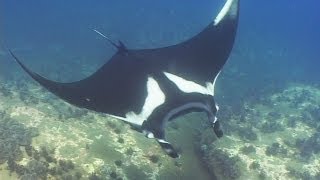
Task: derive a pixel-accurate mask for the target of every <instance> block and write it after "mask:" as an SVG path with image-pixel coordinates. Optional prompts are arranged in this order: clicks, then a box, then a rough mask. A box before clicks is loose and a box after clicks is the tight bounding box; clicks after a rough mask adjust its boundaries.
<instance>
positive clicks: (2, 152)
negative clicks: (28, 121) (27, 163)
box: [0, 112, 38, 164]
mask: <svg viewBox="0 0 320 180" xmlns="http://www.w3.org/2000/svg"><path fill="white" fill-rule="evenodd" d="M33 130H34V128H26V127H25V126H24V125H23V124H21V123H19V122H18V121H16V120H14V119H12V118H10V117H9V116H8V115H7V114H6V113H5V112H2V113H1V114H0V164H3V163H5V162H6V161H8V160H9V159H11V160H12V161H15V160H21V158H22V151H21V149H20V147H21V146H25V147H26V149H28V148H29V147H30V145H31V139H32V137H34V136H37V135H38V133H32V131H33Z"/></svg>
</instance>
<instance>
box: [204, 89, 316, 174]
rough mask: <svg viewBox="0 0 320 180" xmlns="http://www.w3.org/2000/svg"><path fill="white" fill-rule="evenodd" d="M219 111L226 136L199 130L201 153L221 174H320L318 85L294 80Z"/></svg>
mask: <svg viewBox="0 0 320 180" xmlns="http://www.w3.org/2000/svg"><path fill="white" fill-rule="evenodd" d="M239 109H241V108H239ZM220 116H221V118H223V119H224V120H225V119H228V121H224V128H225V131H226V136H225V137H224V138H223V139H221V140H218V141H215V142H212V140H211V138H208V136H210V133H211V132H209V131H208V132H206V133H199V139H200V140H199V142H200V143H199V154H201V156H202V158H203V161H204V162H205V164H206V165H207V167H208V169H209V171H211V172H212V173H214V174H215V175H216V176H217V177H218V179H305V180H310V179H311V180H312V179H314V180H316V179H320V89H317V88H315V87H311V86H303V85H297V84H293V85H291V86H290V87H288V88H287V89H285V90H283V91H282V92H279V93H275V94H273V95H271V96H269V97H263V98H261V99H260V101H258V103H256V104H249V103H246V104H244V108H243V109H241V110H240V111H236V110H234V109H233V108H232V107H230V108H227V109H225V110H223V109H222V112H220Z"/></svg>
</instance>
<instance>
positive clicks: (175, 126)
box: [0, 81, 320, 180]
mask: <svg viewBox="0 0 320 180" xmlns="http://www.w3.org/2000/svg"><path fill="white" fill-rule="evenodd" d="M319 104H320V89H319V87H313V86H307V85H303V84H291V85H289V86H287V87H286V88H285V89H283V90H280V91H279V92H274V93H273V94H270V95H269V96H267V97H263V98H261V100H260V101H257V102H256V103H250V102H244V104H243V107H242V108H241V110H240V112H238V113H235V112H232V111H234V110H232V109H231V108H230V107H221V109H223V108H224V110H221V112H219V113H220V114H219V116H220V117H221V118H222V119H223V118H228V119H223V120H222V121H224V122H223V124H224V128H225V131H226V132H225V136H224V137H223V138H221V139H219V140H217V139H216V138H215V136H214V135H213V131H212V130H211V129H209V128H207V127H206V126H204V125H203V124H205V123H199V122H203V121H205V116H204V115H203V114H201V113H192V114H189V115H187V116H184V117H181V118H180V119H179V120H177V121H175V122H174V123H171V124H169V125H168V126H169V127H167V134H168V136H169V140H170V141H171V142H172V143H174V144H176V146H177V148H179V149H180V150H181V152H182V157H181V159H178V160H174V159H171V158H170V157H168V156H166V155H165V153H164V152H162V150H161V148H160V147H159V146H158V144H157V143H156V142H155V141H154V140H150V139H147V138H145V137H144V136H143V135H142V134H140V133H137V132H135V131H133V130H131V129H130V127H129V126H128V125H126V124H125V123H123V122H121V121H119V120H116V119H114V118H111V117H108V116H106V115H104V114H99V113H95V112H90V111H87V110H84V109H79V108H76V107H74V106H72V105H69V104H67V103H64V102H63V101H61V100H59V99H58V98H56V97H55V96H53V95H51V94H50V93H48V92H46V91H45V90H44V89H42V88H41V87H40V86H38V85H37V84H36V83H30V82H29V81H26V82H19V83H1V84H0V112H1V114H0V122H2V123H3V122H6V123H7V124H10V123H9V122H11V121H13V122H14V123H13V125H12V127H13V128H12V130H13V131H15V129H14V127H17V124H20V125H22V126H23V127H24V130H21V128H20V131H21V132H22V133H21V134H18V132H10V128H9V131H6V132H7V133H9V134H10V133H12V134H13V136H14V137H16V136H22V137H23V136H31V137H32V141H30V143H28V141H27V142H24V141H23V140H20V141H22V142H23V143H22V142H18V144H19V145H18V146H19V147H18V149H15V151H17V152H18V153H13V154H14V155H12V156H14V157H13V159H14V160H13V161H14V162H15V163H14V165H13V166H12V165H11V169H10V168H9V167H10V165H9V160H8V159H10V158H9V157H5V155H4V151H3V149H1V150H2V152H1V153H2V154H1V156H2V157H1V156H0V158H1V159H2V161H0V162H1V163H2V164H1V166H0V179H8V180H9V179H18V178H21V179H37V178H38V179H137V180H138V179H203V180H205V179H214V178H217V179H319V178H320V160H319V159H320V157H319V152H320V147H319V146H320V145H319V144H320V135H319V117H320V113H319ZM186 121H187V122H188V123H186ZM317 128H318V129H317ZM22 129H23V128H22ZM25 131H30V132H31V131H35V132H36V133H33V135H30V133H26V132H25ZM0 138H1V139H0V140H1V141H2V144H3V145H4V146H2V148H5V146H6V144H5V143H6V142H8V139H10V136H9V137H8V136H5V135H3V134H2V135H1V137H0ZM29 138H30V137H29ZM20 139H21V138H20ZM11 145H12V144H11ZM29 145H31V148H32V150H31V151H32V152H33V153H32V155H27V154H28V153H26V151H27V148H26V147H30V146H29ZM0 147H1V146H0ZM11 148H12V147H11ZM12 149H14V148H12ZM12 149H11V150H12ZM29 149H30V148H29ZM19 152H20V153H19ZM9 154H10V153H9ZM7 155H8V154H7ZM7 155H6V156H7ZM9 156H10V155H9ZM36 156H38V157H36ZM1 159H0V160H1ZM11 161H12V160H11ZM11 163H12V162H11ZM66 164H67V165H66ZM18 166H19V167H20V169H19V168H18ZM213 174H215V176H216V177H214V176H213Z"/></svg>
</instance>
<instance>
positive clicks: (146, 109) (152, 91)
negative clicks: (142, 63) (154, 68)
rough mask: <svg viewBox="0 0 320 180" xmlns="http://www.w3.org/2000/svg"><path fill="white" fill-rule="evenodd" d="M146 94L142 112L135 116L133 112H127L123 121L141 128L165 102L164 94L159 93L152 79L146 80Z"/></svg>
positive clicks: (157, 86)
mask: <svg viewBox="0 0 320 180" xmlns="http://www.w3.org/2000/svg"><path fill="white" fill-rule="evenodd" d="M147 92H148V94H147V97H146V99H145V102H144V105H143V107H142V111H141V112H140V113H139V114H136V113H135V112H133V111H130V112H128V113H127V114H126V118H125V121H127V122H129V123H132V124H136V125H140V126H141V125H142V123H143V122H144V121H145V120H147V119H148V117H149V116H150V115H151V113H152V112H153V111H154V109H156V108H157V107H158V106H160V105H161V104H163V103H164V102H165V98H166V97H165V95H164V93H163V92H162V91H161V89H160V87H159V84H158V82H157V81H156V80H155V79H154V78H152V77H149V78H148V81H147Z"/></svg>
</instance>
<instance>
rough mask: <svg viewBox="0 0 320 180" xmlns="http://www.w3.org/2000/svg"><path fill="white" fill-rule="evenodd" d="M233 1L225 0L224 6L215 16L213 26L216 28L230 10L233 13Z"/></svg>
mask: <svg viewBox="0 0 320 180" xmlns="http://www.w3.org/2000/svg"><path fill="white" fill-rule="evenodd" d="M233 1H234V0H227V2H226V3H225V4H224V6H223V8H222V9H221V11H220V12H219V14H218V15H217V16H216V18H215V19H214V25H215V26H216V25H217V24H219V22H220V21H221V20H222V19H223V18H224V17H225V16H226V14H227V13H228V12H229V11H230V10H231V11H233V10H232V9H230V8H231V6H232V3H233Z"/></svg>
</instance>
